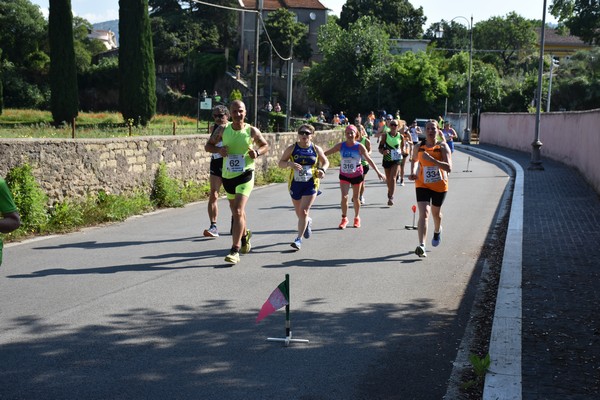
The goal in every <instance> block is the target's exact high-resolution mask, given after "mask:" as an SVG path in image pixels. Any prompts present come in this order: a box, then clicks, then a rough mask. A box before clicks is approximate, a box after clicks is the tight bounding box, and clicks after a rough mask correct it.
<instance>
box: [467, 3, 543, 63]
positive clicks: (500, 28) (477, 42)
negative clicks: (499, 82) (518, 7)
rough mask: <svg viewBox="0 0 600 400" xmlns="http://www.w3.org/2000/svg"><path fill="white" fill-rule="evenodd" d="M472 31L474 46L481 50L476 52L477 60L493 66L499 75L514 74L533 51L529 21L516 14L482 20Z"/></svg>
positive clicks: (532, 28)
mask: <svg viewBox="0 0 600 400" xmlns="http://www.w3.org/2000/svg"><path fill="white" fill-rule="evenodd" d="M473 29H474V30H473V47H474V49H481V51H479V52H478V51H476V52H475V55H476V57H477V58H479V59H481V60H482V61H484V62H486V63H489V64H493V65H495V66H496V68H497V69H498V71H499V72H500V73H502V74H509V73H511V72H514V71H515V70H516V69H518V67H519V66H520V65H523V64H525V63H527V62H528V61H529V59H530V58H531V57H532V56H533V55H534V54H535V52H536V44H537V36H536V34H535V30H534V26H533V23H532V21H529V20H526V19H525V18H523V17H521V16H520V15H518V14H516V13H515V12H511V13H509V14H507V15H506V17H492V18H490V19H488V20H486V21H481V22H479V23H477V24H475V27H474V28H473Z"/></svg>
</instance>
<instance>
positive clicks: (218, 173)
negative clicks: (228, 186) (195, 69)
mask: <svg viewBox="0 0 600 400" xmlns="http://www.w3.org/2000/svg"><path fill="white" fill-rule="evenodd" d="M212 115H213V118H214V120H215V123H214V124H213V126H212V129H211V131H210V134H211V135H212V134H213V133H214V131H215V130H216V129H217V128H218V127H219V126H226V125H227V124H228V119H229V110H228V109H227V107H225V106H221V105H219V106H215V107H213V109H212ZM222 146H223V141H220V142H219V143H217V144H216V147H222ZM207 147H208V143H207V144H206V145H205V146H204V150H207V151H208V149H207ZM222 172H223V157H222V156H221V154H219V153H212V155H211V158H210V175H209V178H208V180H209V183H210V193H209V194H208V218H209V219H210V227H209V228H208V229H205V230H204V236H206V237H212V238H216V237H219V230H218V229H217V218H218V216H219V208H218V205H217V200H219V191H220V190H221V186H222V185H223V178H222Z"/></svg>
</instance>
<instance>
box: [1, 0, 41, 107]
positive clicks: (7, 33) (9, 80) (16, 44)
mask: <svg viewBox="0 0 600 400" xmlns="http://www.w3.org/2000/svg"><path fill="white" fill-rule="evenodd" d="M46 43H47V23H46V20H45V19H44V16H43V15H42V13H41V12H40V9H39V7H38V6H35V5H33V4H31V2H30V1H29V0H0V46H2V49H3V51H2V54H1V55H0V69H1V70H2V71H3V86H4V105H5V106H6V107H45V106H46V104H47V100H48V97H47V94H48V93H49V92H48V89H47V75H48V67H49V63H50V58H49V57H48V55H47V54H46V53H44V51H43V50H44V48H45V47H46Z"/></svg>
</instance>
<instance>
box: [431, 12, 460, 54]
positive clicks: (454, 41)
mask: <svg viewBox="0 0 600 400" xmlns="http://www.w3.org/2000/svg"><path fill="white" fill-rule="evenodd" d="M440 29H441V31H442V37H440V38H438V37H436V33H437V32H438V31H440ZM423 38H424V39H428V40H431V42H432V43H433V44H435V47H436V48H438V49H440V50H444V51H446V52H447V53H446V54H447V55H448V57H451V56H452V55H453V54H454V51H463V50H468V49H469V46H470V35H469V27H468V26H466V25H465V24H464V23H460V22H459V20H455V21H452V20H450V21H445V20H442V21H440V22H436V23H433V24H431V26H430V27H429V28H428V29H427V31H426V32H425V34H424V35H423Z"/></svg>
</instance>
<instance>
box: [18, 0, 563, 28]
mask: <svg viewBox="0 0 600 400" xmlns="http://www.w3.org/2000/svg"><path fill="white" fill-rule="evenodd" d="M30 1H31V2H32V3H33V4H37V5H39V6H40V8H41V10H42V13H43V14H44V15H45V16H46V17H47V16H48V3H49V0H30ZM208 1H210V0H208ZM320 1H321V4H323V5H324V6H325V7H327V8H329V9H331V10H332V12H333V13H334V14H336V15H339V14H340V11H341V10H342V6H343V5H344V4H345V3H346V0H320ZM409 1H410V3H411V4H412V5H413V7H414V8H419V7H423V13H424V14H425V16H426V17H427V22H426V23H425V26H424V27H423V29H424V30H425V29H427V28H428V27H429V25H431V24H432V23H434V22H439V21H441V20H442V19H444V20H446V21H449V20H451V19H453V18H454V17H458V16H461V17H465V18H467V19H469V20H470V19H471V16H473V22H474V23H477V22H479V21H484V20H487V19H489V18H491V17H504V16H506V15H507V14H508V13H510V12H511V11H515V12H516V13H517V14H519V15H521V16H522V17H524V18H527V19H539V20H541V19H542V12H543V7H544V1H543V0H537V1H536V0H502V1H485V0H461V1H449V0H409ZM547 3H548V5H549V4H550V3H551V1H547ZM71 6H72V8H73V14H74V15H77V16H79V17H82V18H85V19H87V20H88V21H90V22H91V23H96V22H103V21H110V20H113V19H118V18H119V0H71ZM456 22H459V23H460V22H463V23H465V22H464V20H463V19H462V18H457V19H456ZM546 22H547V23H556V22H557V21H556V19H555V18H554V17H553V16H551V15H550V14H549V13H547V14H546ZM465 25H466V23H465Z"/></svg>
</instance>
